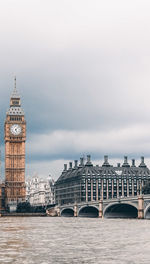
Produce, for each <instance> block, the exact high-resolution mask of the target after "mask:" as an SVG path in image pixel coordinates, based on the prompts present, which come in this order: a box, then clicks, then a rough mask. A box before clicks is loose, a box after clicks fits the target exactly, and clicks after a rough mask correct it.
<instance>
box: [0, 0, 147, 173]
mask: <svg viewBox="0 0 150 264" xmlns="http://www.w3.org/2000/svg"><path fill="white" fill-rule="evenodd" d="M149 13H150V2H149V1H148V0H147V1H146V0H143V1H142V0H141V1H139V0H130V1H129V0H126V1H120V0H113V1H112V0H105V1H102V0H94V1H93V0H76V1H73V0H55V1H52V0H22V1H19V0H5V1H1V3H0V58H1V60H0V61H1V63H0V111H1V115H0V127H1V148H2V151H3V156H4V150H3V149H4V148H3V144H4V143H3V123H4V119H5V112H6V110H7V109H8V107H9V97H10V94H11V91H12V89H13V75H14V74H16V75H17V87H18V90H19V91H20V93H21V95H22V102H23V108H24V110H25V113H26V120H27V147H26V152H27V159H26V160H27V170H26V174H27V175H32V174H33V173H34V172H37V173H38V174H40V175H45V176H47V175H48V174H49V173H51V174H52V175H53V176H55V178H56V177H58V176H59V174H60V172H61V170H62V168H63V163H64V162H66V161H67V162H68V160H72V159H78V158H80V156H81V155H86V154H89V153H91V155H92V157H93V160H95V162H99V163H101V161H100V160H101V159H102V157H103V155H104V154H108V155H109V156H110V158H111V159H112V162H113V161H115V162H116V160H120V159H121V158H122V157H123V156H124V154H127V155H128V156H129V157H130V158H132V157H135V158H139V157H140V156H141V155H144V156H146V157H147V162H148V163H149V164H150V16H149Z"/></svg>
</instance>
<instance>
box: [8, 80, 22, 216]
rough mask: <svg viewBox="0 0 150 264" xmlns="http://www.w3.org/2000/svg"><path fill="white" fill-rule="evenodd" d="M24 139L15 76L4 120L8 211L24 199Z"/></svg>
mask: <svg viewBox="0 0 150 264" xmlns="http://www.w3.org/2000/svg"><path fill="white" fill-rule="evenodd" d="M25 141H26V121H25V116H24V111H23V109H22V107H21V100H20V95H19V94H18V91H17V89H16V77H15V78H14V90H13V93H12V95H11V98H10V108H9V110H8V111H7V113H6V120H5V186H6V188H5V189H6V206H7V207H8V208H9V210H10V211H13V210H15V209H16V206H17V203H19V202H23V201H25Z"/></svg>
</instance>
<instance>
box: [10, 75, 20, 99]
mask: <svg viewBox="0 0 150 264" xmlns="http://www.w3.org/2000/svg"><path fill="white" fill-rule="evenodd" d="M11 98H20V96H19V94H18V91H17V86H16V76H15V77H14V90H13V93H12V96H11Z"/></svg>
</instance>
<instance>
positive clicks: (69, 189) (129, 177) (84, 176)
mask: <svg viewBox="0 0 150 264" xmlns="http://www.w3.org/2000/svg"><path fill="white" fill-rule="evenodd" d="M149 179H150V170H149V169H148V168H147V166H146V164H145V163H144V157H141V163H140V164H139V166H136V164H135V160H134V159H132V164H131V165H130V164H129V163H128V159H127V157H126V156H125V157H124V162H123V164H122V165H121V164H120V163H118V164H117V166H116V167H115V166H112V165H110V164H109V162H108V156H104V163H103V164H102V165H101V166H99V165H96V166H95V165H93V164H92V162H91V160H90V155H88V156H87V161H86V163H85V164H84V159H83V158H81V159H80V164H79V165H78V161H77V160H75V162H74V166H72V162H70V163H69V168H68V169H67V164H64V170H63V172H62V174H61V176H60V177H59V178H58V180H57V181H56V183H55V197H56V204H60V205H63V204H71V203H75V202H77V203H80V202H85V201H86V202H88V201H94V200H95V201H96V200H100V199H102V200H103V199H110V198H119V197H128V196H136V195H138V194H139V192H140V189H142V187H143V186H144V185H145V184H146V183H147V182H148V181H149Z"/></svg>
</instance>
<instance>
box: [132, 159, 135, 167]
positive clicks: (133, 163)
mask: <svg viewBox="0 0 150 264" xmlns="http://www.w3.org/2000/svg"><path fill="white" fill-rule="evenodd" d="M132 167H135V159H132Z"/></svg>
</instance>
